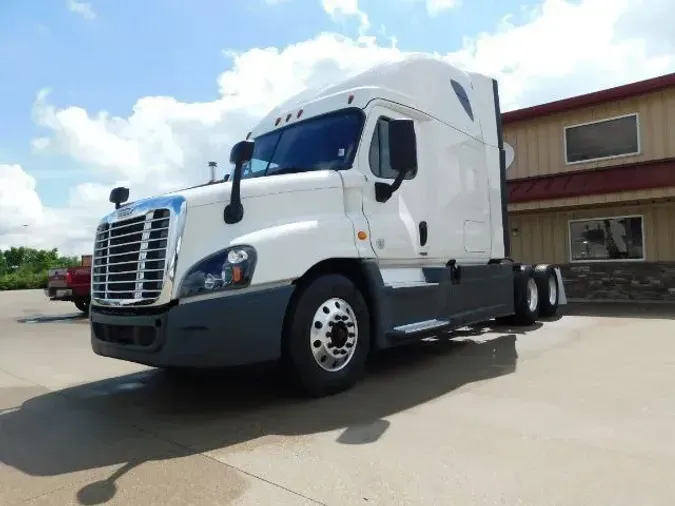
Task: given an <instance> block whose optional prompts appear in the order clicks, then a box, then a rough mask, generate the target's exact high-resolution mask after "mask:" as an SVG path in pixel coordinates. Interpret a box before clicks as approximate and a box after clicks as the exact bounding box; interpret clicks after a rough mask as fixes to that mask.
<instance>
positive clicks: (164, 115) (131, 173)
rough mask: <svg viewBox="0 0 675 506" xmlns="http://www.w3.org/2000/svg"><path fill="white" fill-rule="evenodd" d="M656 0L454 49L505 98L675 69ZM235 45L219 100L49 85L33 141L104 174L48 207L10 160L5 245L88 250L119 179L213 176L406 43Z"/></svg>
mask: <svg viewBox="0 0 675 506" xmlns="http://www.w3.org/2000/svg"><path fill="white" fill-rule="evenodd" d="M654 1H655V2H657V4H654V5H656V6H657V7H658V5H659V4H658V2H661V3H660V9H659V8H657V9H656V10H653V9H652V10H649V11H647V10H646V9H643V8H642V6H641V4H640V3H638V2H637V0H611V1H607V0H582V1H581V2H578V1H571V0H570V1H567V2H566V1H564V0H546V1H545V2H544V3H543V4H541V5H540V7H538V8H537V9H534V10H530V11H527V12H526V15H527V21H526V22H525V23H524V24H521V25H514V24H513V23H512V22H511V20H510V19H508V18H507V19H505V20H503V21H502V22H501V23H500V25H499V26H498V27H496V29H495V31H494V32H493V33H481V34H478V35H476V36H474V37H469V38H466V39H465V41H464V43H463V46H462V47H461V48H460V49H458V50H457V51H455V52H452V53H448V54H445V55H443V57H444V58H445V59H447V60H448V61H450V62H453V63H456V64H459V65H461V66H464V67H469V68H472V69H474V70H479V71H483V72H486V73H488V74H490V75H493V76H495V77H497V78H498V79H499V81H500V86H501V90H502V105H503V108H504V109H505V110H508V109H510V108H514V107H519V106H527V105H533V104H535V103H541V102H544V101H547V100H552V99H557V98H562V97H565V96H570V95H574V94H577V93H583V92H588V91H593V90H596V89H600V88H603V87H607V86H612V85H616V84H622V83H626V82H629V81H634V80H640V79H643V78H648V77H652V76H654V75H658V74H661V73H665V72H668V71H673V70H675V56H674V55H675V37H674V36H673V35H671V33H672V32H671V31H670V27H671V26H672V25H673V24H674V22H675V11H674V10H673V9H669V7H668V6H669V4H668V3H667V1H668V0H654ZM325 4H328V7H326V11H327V12H329V13H336V14H337V13H338V12H342V13H343V14H348V13H351V15H357V14H355V13H356V12H360V10H359V6H358V4H357V3H356V2H355V1H352V2H351V3H350V2H344V3H342V4H341V6H340V7H338V2H337V1H336V0H333V3H332V4H329V3H328V0H325V2H324V5H325ZM633 21H636V22H635V23H633ZM225 54H226V55H227V56H228V57H229V58H231V60H232V66H231V68H230V70H227V71H225V72H223V73H222V74H221V75H220V76H218V78H217V84H218V89H219V95H218V97H217V98H216V99H214V100H213V101H211V102H197V103H184V102H180V101H178V100H176V99H175V98H172V97H152V96H151V97H143V98H140V99H139V100H138V101H137V102H136V104H135V105H134V106H133V108H132V112H131V114H130V115H129V116H128V117H115V116H111V115H110V114H109V113H107V112H105V111H98V112H92V111H87V110H85V109H83V108H81V107H77V106H69V107H57V106H55V105H54V104H53V102H52V96H51V95H50V94H49V91H48V90H45V91H42V92H40V93H39V94H38V97H37V99H36V102H35V108H34V118H35V121H36V122H37V123H38V124H39V125H41V126H42V127H44V128H45V129H46V130H47V135H43V136H42V137H40V138H39V139H36V140H34V141H33V147H34V149H35V150H38V151H40V152H44V153H45V154H49V153H58V154H60V155H66V156H68V157H70V158H71V159H72V160H73V161H74V162H75V163H76V164H77V165H80V166H84V167H87V168H88V169H89V170H90V174H89V177H87V178H82V181H95V182H89V183H84V184H81V185H79V186H77V187H75V188H74V189H73V190H72V191H71V195H70V200H69V202H68V205H67V206H66V207H64V208H61V209H49V208H45V207H43V206H42V205H41V204H40V200H39V198H38V197H37V194H36V190H37V191H39V190H40V188H39V187H38V188H36V187H35V181H34V180H33V179H32V178H31V177H30V176H28V175H27V174H26V173H25V172H24V171H23V170H22V169H21V168H20V167H17V166H16V165H3V166H1V167H2V169H0V180H1V181H2V186H1V187H0V192H4V193H2V194H0V248H1V247H3V245H4V246H6V245H8V244H44V245H45V246H51V245H53V246H59V247H60V248H63V249H64V251H66V252H71V253H77V254H79V253H86V252H88V251H89V249H90V247H91V237H92V236H93V230H94V226H95V223H96V221H97V218H98V217H100V216H102V215H103V214H105V213H106V212H108V211H109V210H110V209H111V205H110V204H109V203H108V200H107V196H108V192H109V189H110V188H112V187H113V186H115V185H117V184H120V183H123V182H126V183H128V184H130V186H131V194H132V199H136V198H139V197H142V196H146V195H151V194H156V193H159V192H161V191H165V190H169V189H173V188H176V187H180V186H182V185H188V184H193V183H199V182H203V181H205V180H206V178H207V177H208V170H207V167H206V164H207V162H208V161H209V160H216V161H219V162H220V165H221V167H224V166H226V165H227V159H228V154H229V148H230V146H231V145H232V144H233V143H234V142H236V141H237V140H239V139H241V138H243V136H245V135H246V132H247V131H248V130H249V129H250V127H251V126H252V125H253V124H254V122H255V121H256V120H257V119H258V118H259V117H261V116H262V115H264V114H265V113H266V112H267V111H269V110H270V109H271V108H272V107H273V106H274V105H276V104H277V103H278V102H280V101H282V100H283V99H285V98H287V97H288V96H290V95H292V94H295V93H296V92H298V91H299V90H301V89H302V88H305V87H310V86H317V85H320V84H322V83H327V82H330V81H334V80H336V79H340V78H342V77H343V76H345V75H346V74H349V73H352V72H355V71H358V70H361V69H364V68H367V67H370V66H371V65H373V64H376V63H379V62H382V61H390V60H393V59H397V58H400V57H401V56H402V55H403V52H402V51H401V50H400V49H398V48H396V47H392V46H390V45H389V44H387V45H386V46H384V45H380V44H378V42H377V40H376V39H375V38H373V37H365V36H361V37H360V38H358V39H351V38H347V37H345V36H341V35H335V34H321V35H318V36H317V37H315V38H313V39H310V40H307V41H304V42H300V43H298V44H294V45H290V46H288V47H285V48H283V49H279V48H274V47H271V48H255V49H251V50H249V51H245V52H241V53H237V52H232V51H228V52H226V53H225ZM57 91H58V90H57ZM3 162H4V163H7V162H9V161H8V160H0V163H3ZM66 169H67V168H66ZM3 206H4V207H3ZM24 222H27V223H24ZM23 224H30V225H31V226H30V227H28V228H23V227H21V225H23ZM38 237H40V239H38Z"/></svg>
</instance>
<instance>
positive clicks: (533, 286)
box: [513, 265, 540, 326]
mask: <svg viewBox="0 0 675 506" xmlns="http://www.w3.org/2000/svg"><path fill="white" fill-rule="evenodd" d="M513 283H514V287H513V296H514V309H515V314H514V323H515V324H516V325H521V326H529V325H534V323H535V322H536V321H537V318H538V316H539V301H540V298H539V287H538V286H537V282H536V280H535V278H534V269H533V268H532V266H530V265H521V266H520V267H519V270H518V271H516V272H515V276H514V278H513Z"/></svg>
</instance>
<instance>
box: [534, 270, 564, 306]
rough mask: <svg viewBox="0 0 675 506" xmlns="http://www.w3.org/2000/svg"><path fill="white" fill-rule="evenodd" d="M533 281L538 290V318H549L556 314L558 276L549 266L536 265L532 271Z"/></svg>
mask: <svg viewBox="0 0 675 506" xmlns="http://www.w3.org/2000/svg"><path fill="white" fill-rule="evenodd" d="M534 279H535V280H536V281H537V287H538V288H539V294H540V295H539V296H540V298H541V300H540V302H539V316H541V317H543V318H550V317H551V316H554V315H555V314H556V313H557V312H558V301H559V297H560V294H559V292H558V276H557V274H556V272H555V269H554V268H553V267H551V266H550V265H537V266H536V267H535V269H534Z"/></svg>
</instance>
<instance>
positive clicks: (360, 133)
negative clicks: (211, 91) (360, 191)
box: [242, 107, 366, 180]
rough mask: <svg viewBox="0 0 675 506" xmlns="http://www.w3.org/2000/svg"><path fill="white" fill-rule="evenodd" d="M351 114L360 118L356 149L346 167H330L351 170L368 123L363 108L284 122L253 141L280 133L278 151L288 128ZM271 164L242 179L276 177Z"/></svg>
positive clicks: (277, 144) (334, 111)
mask: <svg viewBox="0 0 675 506" xmlns="http://www.w3.org/2000/svg"><path fill="white" fill-rule="evenodd" d="M349 114H354V115H356V116H357V117H358V120H359V125H358V129H357V131H356V136H355V141H356V149H354V151H353V152H352V153H351V155H350V156H349V158H348V159H347V160H346V161H345V166H344V167H340V168H339V169H330V170H335V171H343V170H349V169H352V168H353V167H354V163H355V161H356V155H357V153H358V151H359V149H360V147H361V143H362V137H363V131H364V128H365V125H366V114H365V113H364V111H363V109H361V108H359V107H345V108H343V109H338V110H333V111H328V112H325V113H321V114H317V115H315V116H309V117H306V118H303V119H302V120H300V121H294V122H290V123H286V124H283V125H281V126H278V127H274V128H272V129H270V130H268V131H267V132H264V133H262V134H259V135H257V136H256V137H255V138H253V139H252V140H253V142H255V141H256V140H257V139H259V138H261V137H265V136H268V135H272V134H278V135H279V138H278V139H277V142H276V145H275V147H274V151H275V153H276V150H277V147H278V146H279V142H280V141H281V138H282V137H283V134H284V131H285V130H287V129H289V128H292V127H296V126H297V125H302V124H307V123H311V122H313V121H318V120H321V119H325V118H326V117H330V116H343V115H344V116H346V115H349ZM269 164H270V162H269V161H268V162H267V167H266V168H265V172H264V174H263V175H262V176H254V177H250V178H246V179H242V180H248V179H257V178H260V177H274V176H276V175H277V174H269V175H268V174H267V171H268V170H269ZM282 175H283V174H282Z"/></svg>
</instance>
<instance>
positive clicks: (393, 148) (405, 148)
mask: <svg viewBox="0 0 675 506" xmlns="http://www.w3.org/2000/svg"><path fill="white" fill-rule="evenodd" d="M389 165H390V166H391V168H392V170H394V171H395V172H396V173H397V174H396V178H395V179H394V182H393V183H391V184H388V183H382V182H380V181H378V182H376V183H375V200H377V201H378V202H386V201H388V200H389V199H390V198H391V196H392V195H393V194H394V192H395V191H396V190H398V189H399V188H400V187H401V184H402V183H403V179H404V178H405V176H406V174H408V173H409V172H414V171H415V170H417V135H416V134H415V122H414V121H413V120H411V119H391V120H389Z"/></svg>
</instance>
